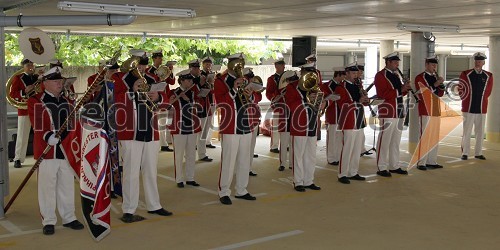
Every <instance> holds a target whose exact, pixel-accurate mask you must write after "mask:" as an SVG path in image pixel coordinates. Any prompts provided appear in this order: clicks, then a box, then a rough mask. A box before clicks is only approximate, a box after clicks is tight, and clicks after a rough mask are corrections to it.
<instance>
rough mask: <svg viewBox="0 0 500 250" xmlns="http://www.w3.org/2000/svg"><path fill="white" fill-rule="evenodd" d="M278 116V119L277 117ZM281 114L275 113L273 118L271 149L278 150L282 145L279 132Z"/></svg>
mask: <svg viewBox="0 0 500 250" xmlns="http://www.w3.org/2000/svg"><path fill="white" fill-rule="evenodd" d="M275 116H276V117H275ZM278 116H279V114H277V113H276V114H275V113H273V115H272V116H271V117H272V118H271V131H270V132H271V149H277V148H278V147H279V145H280V137H281V136H280V132H278V123H279V121H280V119H279V118H278Z"/></svg>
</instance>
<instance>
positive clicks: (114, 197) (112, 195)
mask: <svg viewBox="0 0 500 250" xmlns="http://www.w3.org/2000/svg"><path fill="white" fill-rule="evenodd" d="M110 197H111V199H116V198H118V196H117V195H116V194H115V192H113V191H111V194H110Z"/></svg>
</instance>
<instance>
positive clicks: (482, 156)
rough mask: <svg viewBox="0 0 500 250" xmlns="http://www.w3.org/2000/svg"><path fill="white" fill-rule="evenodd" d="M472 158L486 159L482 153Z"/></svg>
mask: <svg viewBox="0 0 500 250" xmlns="http://www.w3.org/2000/svg"><path fill="white" fill-rule="evenodd" d="M474 158H476V159H479V160H486V157H484V155H476V156H474Z"/></svg>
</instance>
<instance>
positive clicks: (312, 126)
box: [285, 80, 318, 136]
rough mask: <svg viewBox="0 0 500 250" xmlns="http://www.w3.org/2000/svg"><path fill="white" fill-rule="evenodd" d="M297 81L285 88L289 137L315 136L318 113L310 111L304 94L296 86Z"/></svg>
mask: <svg viewBox="0 0 500 250" xmlns="http://www.w3.org/2000/svg"><path fill="white" fill-rule="evenodd" d="M298 84H299V80H296V81H293V82H290V83H289V84H288V85H287V86H286V94H285V100H286V104H287V105H288V107H289V109H290V135H293V136H316V129H317V124H318V119H317V117H318V112H317V111H315V110H313V109H311V106H310V104H309V103H308V102H307V99H306V92H305V91H302V90H300V89H299V88H298V87H297V86H298Z"/></svg>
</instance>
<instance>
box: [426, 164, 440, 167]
mask: <svg viewBox="0 0 500 250" xmlns="http://www.w3.org/2000/svg"><path fill="white" fill-rule="evenodd" d="M425 166H426V167H427V168H443V165H439V164H427V165H425Z"/></svg>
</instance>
